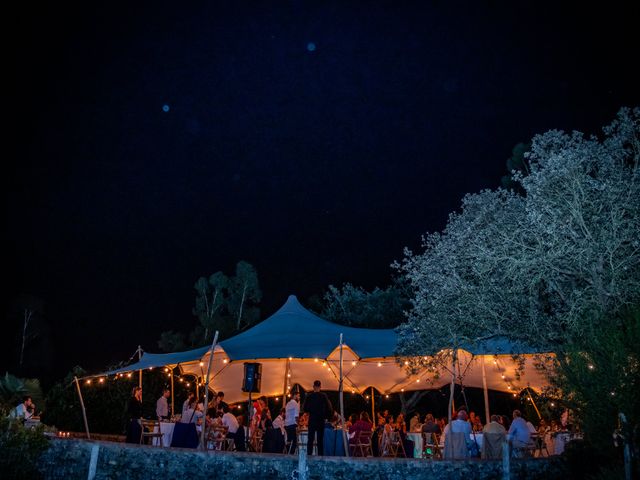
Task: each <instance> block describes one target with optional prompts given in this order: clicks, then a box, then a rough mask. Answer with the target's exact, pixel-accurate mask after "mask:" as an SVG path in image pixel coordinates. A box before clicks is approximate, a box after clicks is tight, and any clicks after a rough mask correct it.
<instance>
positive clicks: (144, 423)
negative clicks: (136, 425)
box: [140, 418, 164, 447]
mask: <svg viewBox="0 0 640 480" xmlns="http://www.w3.org/2000/svg"><path fill="white" fill-rule="evenodd" d="M156 428H157V430H156ZM162 437H163V435H162V431H161V429H160V421H159V420H146V419H144V418H141V419H140V444H143V443H146V441H145V439H146V438H150V439H151V445H153V439H154V438H157V439H158V444H159V445H160V446H161V447H163V446H164V445H163V444H162Z"/></svg>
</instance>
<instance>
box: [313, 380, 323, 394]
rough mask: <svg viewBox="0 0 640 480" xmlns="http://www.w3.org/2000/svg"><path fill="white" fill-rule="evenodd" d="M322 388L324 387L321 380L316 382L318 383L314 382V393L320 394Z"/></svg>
mask: <svg viewBox="0 0 640 480" xmlns="http://www.w3.org/2000/svg"><path fill="white" fill-rule="evenodd" d="M321 387H322V383H321V382H320V380H316V381H314V382H313V391H314V392H319V391H320V388H321Z"/></svg>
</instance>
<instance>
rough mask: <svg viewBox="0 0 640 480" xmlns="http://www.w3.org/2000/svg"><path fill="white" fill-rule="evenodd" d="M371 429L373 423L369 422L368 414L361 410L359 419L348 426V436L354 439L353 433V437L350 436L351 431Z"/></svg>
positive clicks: (369, 430)
mask: <svg viewBox="0 0 640 480" xmlns="http://www.w3.org/2000/svg"><path fill="white" fill-rule="evenodd" d="M351 416H352V417H355V414H354V415H351ZM372 430H373V424H372V423H371V420H370V419H369V414H368V413H367V412H362V413H361V414H360V419H359V420H356V421H355V422H354V423H353V424H352V425H351V426H350V427H349V437H351V439H352V440H355V437H356V436H355V435H353V437H352V436H351V434H352V433H357V432H362V431H364V432H371V431H372Z"/></svg>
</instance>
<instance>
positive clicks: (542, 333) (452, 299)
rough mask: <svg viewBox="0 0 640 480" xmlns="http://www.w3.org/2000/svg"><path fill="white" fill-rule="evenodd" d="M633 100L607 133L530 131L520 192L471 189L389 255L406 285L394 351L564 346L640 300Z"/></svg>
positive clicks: (639, 190) (638, 150)
mask: <svg viewBox="0 0 640 480" xmlns="http://www.w3.org/2000/svg"><path fill="white" fill-rule="evenodd" d="M639 117H640V110H638V109H635V110H633V111H631V110H629V109H622V110H621V111H620V113H619V114H618V117H617V119H616V120H615V121H614V122H613V123H612V124H611V125H610V126H609V127H606V128H605V129H604V132H605V136H604V139H603V140H602V141H599V140H598V139H597V138H595V137H591V138H586V137H585V136H584V135H583V134H581V133H578V132H574V133H572V134H566V133H563V132H559V131H550V132H547V133H545V134H543V135H539V136H536V137H535V138H534V139H533V142H532V146H531V151H530V153H528V154H527V155H526V157H527V160H528V162H529V169H530V172H529V174H528V175H526V176H525V175H523V174H521V173H516V174H515V175H514V178H515V180H516V181H517V182H519V184H520V185H521V187H522V190H523V191H524V195H518V194H517V193H514V192H513V191H506V190H503V189H498V190H496V191H483V192H480V193H478V194H472V195H467V196H466V197H465V198H464V200H463V204H462V210H461V212H459V213H453V214H451V216H450V218H449V221H448V223H447V226H446V228H445V230H444V231H443V232H442V233H433V234H430V235H427V236H426V237H425V238H424V243H423V245H424V251H423V252H422V253H417V254H414V253H412V252H410V251H406V254H405V258H404V260H403V261H402V262H401V263H399V264H396V266H397V268H399V269H400V271H401V272H402V273H403V274H404V275H405V278H406V279H407V281H408V283H409V284H410V285H411V287H412V292H413V293H412V299H411V300H412V303H413V309H412V310H411V313H410V316H409V321H408V322H407V323H406V324H405V325H403V326H402V327H401V328H400V336H401V344H400V348H399V351H400V353H406V354H413V353H426V352H431V351H434V350H437V349H439V348H442V347H443V346H444V345H455V344H457V343H459V342H461V341H465V340H466V341H468V340H474V339H478V338H482V337H484V336H487V335H492V334H496V333H498V334H506V335H509V336H511V337H522V338H526V339H527V340H528V341H529V342H538V343H540V344H544V345H547V346H552V347H553V349H554V350H558V349H562V348H563V347H564V346H566V345H568V344H569V343H570V342H572V341H576V340H578V339H581V338H584V336H586V335H591V334H593V332H596V331H597V330H598V329H599V328H601V327H602V325H601V323H600V322H601V321H608V320H601V319H604V318H608V317H606V315H604V314H616V313H618V312H620V311H622V310H623V309H624V308H627V307H629V306H631V305H633V304H634V303H637V302H638V301H639V299H640V269H639V266H640V240H639V237H638V232H639V231H640V181H639V180H640V179H639V178H638V176H639V169H638V163H639V156H640V144H639V138H638V137H639V135H638V133H639V129H640V126H639Z"/></svg>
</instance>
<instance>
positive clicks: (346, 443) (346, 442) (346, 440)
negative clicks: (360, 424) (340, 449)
mask: <svg viewBox="0 0 640 480" xmlns="http://www.w3.org/2000/svg"><path fill="white" fill-rule="evenodd" d="M343 381H344V379H343V377H342V334H340V424H341V425H342V444H343V445H344V455H345V457H348V456H349V436H348V435H347V431H346V430H345V428H344V391H343V390H344V389H343V386H342V383H343Z"/></svg>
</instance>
